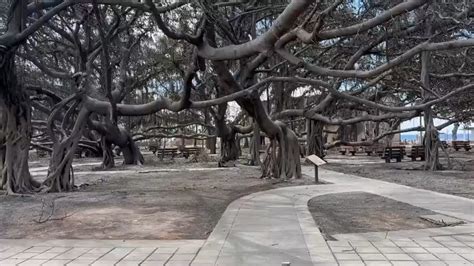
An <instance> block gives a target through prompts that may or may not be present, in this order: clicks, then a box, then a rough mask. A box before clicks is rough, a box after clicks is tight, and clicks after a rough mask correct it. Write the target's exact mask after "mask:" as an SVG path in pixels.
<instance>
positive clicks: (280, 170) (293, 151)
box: [262, 121, 301, 179]
mask: <svg viewBox="0 0 474 266" xmlns="http://www.w3.org/2000/svg"><path fill="white" fill-rule="evenodd" d="M276 123H277V125H278V126H279V127H280V129H281V130H280V132H279V134H278V136H277V137H276V138H273V139H271V144H270V146H269V147H268V148H267V151H266V157H265V159H264V161H263V165H262V178H263V177H267V178H284V179H290V178H301V162H300V147H299V143H298V137H297V136H296V134H295V133H294V132H293V130H291V129H289V128H287V127H286V125H285V124H283V123H282V122H279V121H277V122H276Z"/></svg>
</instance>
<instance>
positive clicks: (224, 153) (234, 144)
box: [218, 132, 240, 167]
mask: <svg viewBox="0 0 474 266" xmlns="http://www.w3.org/2000/svg"><path fill="white" fill-rule="evenodd" d="M220 140H221V157H220V159H219V163H218V165H219V167H225V166H228V163H229V162H234V161H236V160H237V159H239V153H240V147H239V143H238V140H237V138H236V133H235V132H230V133H229V134H227V135H224V136H222V137H220Z"/></svg>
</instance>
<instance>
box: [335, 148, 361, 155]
mask: <svg viewBox="0 0 474 266" xmlns="http://www.w3.org/2000/svg"><path fill="white" fill-rule="evenodd" d="M356 152H357V149H356V147H354V146H341V147H340V148H339V153H341V154H342V155H346V153H350V154H351V155H352V156H354V155H355V154H356Z"/></svg>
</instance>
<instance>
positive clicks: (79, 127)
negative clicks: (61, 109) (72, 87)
mask: <svg viewBox="0 0 474 266" xmlns="http://www.w3.org/2000/svg"><path fill="white" fill-rule="evenodd" d="M88 116H89V111H87V109H85V108H81V109H80V111H79V114H78V116H77V120H76V121H75V123H74V127H73V129H72V131H71V134H70V135H69V136H67V137H65V138H64V139H62V140H60V141H59V142H56V143H54V145H53V154H52V157H51V160H50V162H49V168H48V175H47V177H46V180H45V181H44V182H43V184H42V190H43V191H44V192H65V191H71V190H73V188H74V171H73V167H72V162H73V160H74V155H75V152H76V149H77V146H78V144H79V140H80V139H81V137H82V131H83V129H84V127H85V124H86V120H87V118H88Z"/></svg>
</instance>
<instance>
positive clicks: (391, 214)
mask: <svg viewBox="0 0 474 266" xmlns="http://www.w3.org/2000/svg"><path fill="white" fill-rule="evenodd" d="M308 207H309V211H310V212H311V214H312V216H313V218H314V220H315V221H316V224H317V225H318V226H320V228H321V230H322V232H323V234H324V235H325V237H326V238H327V239H330V240H331V239H333V238H332V237H331V235H334V234H348V233H365V232H384V231H395V230H404V229H422V228H430V227H436V225H434V224H432V223H430V222H427V221H426V220H423V219H421V218H420V216H421V215H431V214H435V212H432V211H430V210H427V209H423V208H419V207H415V206H412V205H410V204H406V203H403V202H399V201H395V200H392V199H388V198H385V197H382V196H378V195H374V194H370V193H364V192H350V193H337V194H328V195H323V196H319V197H315V198H312V199H311V200H310V201H309V202H308Z"/></svg>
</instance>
